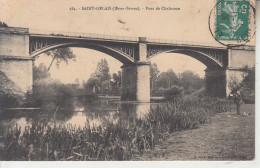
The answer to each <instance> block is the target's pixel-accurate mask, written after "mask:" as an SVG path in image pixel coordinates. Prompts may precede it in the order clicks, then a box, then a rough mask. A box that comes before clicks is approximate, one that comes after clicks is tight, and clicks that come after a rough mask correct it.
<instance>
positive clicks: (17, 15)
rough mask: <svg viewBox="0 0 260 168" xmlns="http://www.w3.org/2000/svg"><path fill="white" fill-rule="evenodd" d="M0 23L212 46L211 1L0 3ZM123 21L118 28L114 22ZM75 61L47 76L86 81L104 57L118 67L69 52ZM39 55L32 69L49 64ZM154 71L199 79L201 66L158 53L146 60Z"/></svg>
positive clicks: (95, 55) (86, 52) (94, 55)
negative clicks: (188, 74)
mask: <svg viewBox="0 0 260 168" xmlns="http://www.w3.org/2000/svg"><path fill="white" fill-rule="evenodd" d="M0 5H1V6H0V9H1V10H0V21H4V22H6V23H7V24H8V25H9V26H12V27H26V28H30V29H40V30H50V31H69V32H83V33H97V34H108V35H119V36H132V37H148V38H155V39H158V38H159V39H169V40H179V41H192V42H203V43H207V44H211V45H218V43H217V42H216V41H215V40H214V38H213V37H212V36H211V34H210V31H209V28H208V18H209V14H210V10H211V9H212V8H213V7H214V1H209V0H160V1H158V0H136V1H133V0H19V1H17V0H0ZM89 6H94V7H99V6H102V7H114V6H116V7H127V6H129V7H140V9H142V10H140V11H104V10H99V11H96V10H95V11H93V10H76V11H74V10H70V8H72V7H73V8H76V9H78V8H82V7H89ZM146 7H149V8H156V7H160V8H161V7H174V8H180V10H167V11H166V10H160V11H157V10H146ZM118 20H121V21H123V22H125V24H122V23H120V22H118ZM73 52H74V53H75V55H76V62H69V64H68V65H66V64H65V63H63V64H61V66H60V67H59V69H57V68H56V66H55V65H54V66H53V67H52V68H51V70H50V72H51V75H52V77H53V78H56V79H59V80H61V81H62V82H65V83H70V82H73V81H74V80H75V79H79V80H80V81H82V80H87V78H88V77H89V76H90V74H91V73H93V72H94V71H95V68H96V65H97V62H98V61H100V60H101V59H102V58H106V59H107V61H108V63H109V65H110V71H111V73H114V72H117V71H118V70H120V66H122V64H121V63H120V62H119V61H117V60H115V59H114V58H112V57H110V56H108V55H105V54H103V53H101V52H98V51H94V50H90V49H82V48H73ZM50 61H51V60H50V58H48V57H46V56H45V55H44V54H43V55H40V57H39V58H38V59H37V60H36V61H35V65H38V64H39V63H41V62H43V63H45V64H46V65H48V64H49V63H50ZM150 61H151V62H152V63H153V62H155V63H157V65H158V67H159V70H160V71H161V72H162V71H167V70H168V69H169V68H172V69H173V70H174V71H175V72H176V73H180V72H183V71H185V70H192V71H194V73H196V74H198V75H200V76H201V77H203V76H204V70H205V68H206V67H205V66H204V65H203V64H202V63H200V62H198V61H197V60H195V59H193V58H190V57H188V56H186V55H181V54H172V53H171V54H159V55H158V56H156V57H153V58H152V59H151V60H150Z"/></svg>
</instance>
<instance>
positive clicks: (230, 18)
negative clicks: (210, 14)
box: [215, 0, 250, 41]
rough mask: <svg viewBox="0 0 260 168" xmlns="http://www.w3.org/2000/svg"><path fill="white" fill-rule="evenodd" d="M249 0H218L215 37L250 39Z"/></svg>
mask: <svg viewBox="0 0 260 168" xmlns="http://www.w3.org/2000/svg"><path fill="white" fill-rule="evenodd" d="M249 8H250V6H249V1H248V0H217V6H216V29H215V37H216V38H217V39H218V40H228V41H237V40H242V41H247V40H248V39H249V35H248V33H249V15H250V14H249V12H250V11H249Z"/></svg>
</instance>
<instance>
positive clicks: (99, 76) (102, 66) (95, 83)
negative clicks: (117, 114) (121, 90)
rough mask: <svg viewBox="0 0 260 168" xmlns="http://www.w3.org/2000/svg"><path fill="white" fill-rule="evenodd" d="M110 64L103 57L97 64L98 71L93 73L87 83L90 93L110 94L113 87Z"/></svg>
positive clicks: (86, 86)
mask: <svg viewBox="0 0 260 168" xmlns="http://www.w3.org/2000/svg"><path fill="white" fill-rule="evenodd" d="M110 79H111V76H110V73H109V65H108V63H107V60H106V59H101V61H100V62H98V64H97V68H96V71H95V72H94V73H93V74H91V77H90V79H89V80H88V81H87V83H86V84H85V88H86V90H87V92H88V93H101V94H108V92H109V91H108V89H111V86H109V85H108V83H110Z"/></svg>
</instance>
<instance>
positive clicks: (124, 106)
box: [0, 97, 154, 132]
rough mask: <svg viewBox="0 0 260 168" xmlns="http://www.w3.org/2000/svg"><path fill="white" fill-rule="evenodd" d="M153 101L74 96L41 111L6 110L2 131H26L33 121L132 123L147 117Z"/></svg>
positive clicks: (51, 122) (77, 124)
mask: <svg viewBox="0 0 260 168" xmlns="http://www.w3.org/2000/svg"><path fill="white" fill-rule="evenodd" d="M151 105H154V104H151V103H135V102H121V101H120V100H118V99H98V100H96V101H89V100H88V99H86V98H82V97H81V98H79V97H74V98H71V99H68V100H67V102H65V104H64V105H63V106H55V105H53V103H52V102H49V103H48V102H46V103H45V105H44V106H43V107H42V110H33V111H25V110H19V111H17V110H15V111H12V110H6V111H4V112H3V114H2V116H3V117H2V118H1V119H0V128H1V129H2V130H5V129H7V128H8V127H9V128H10V127H14V126H16V125H17V126H20V127H21V131H22V132H23V131H24V128H25V127H26V126H31V125H32V124H33V123H37V122H40V123H44V124H47V125H50V126H52V125H54V124H70V125H72V126H76V127H84V126H85V125H86V124H88V125H89V126H90V127H93V126H95V127H97V126H102V125H104V124H107V123H113V124H116V123H118V122H121V121H122V120H125V121H129V122H133V121H134V120H136V119H144V118H145V116H146V115H147V114H148V113H149V110H150V108H151Z"/></svg>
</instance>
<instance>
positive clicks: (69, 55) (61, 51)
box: [46, 48, 76, 71]
mask: <svg viewBox="0 0 260 168" xmlns="http://www.w3.org/2000/svg"><path fill="white" fill-rule="evenodd" d="M46 55H48V56H51V57H52V61H51V63H50V65H49V67H48V71H49V70H50V68H51V66H52V64H53V62H54V60H55V59H56V61H57V62H56V65H57V67H59V64H60V62H62V61H64V62H66V63H67V64H68V61H69V60H71V59H72V60H74V61H75V57H76V56H75V55H74V54H73V52H72V50H71V49H70V48H57V49H54V50H51V51H47V52H46Z"/></svg>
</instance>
